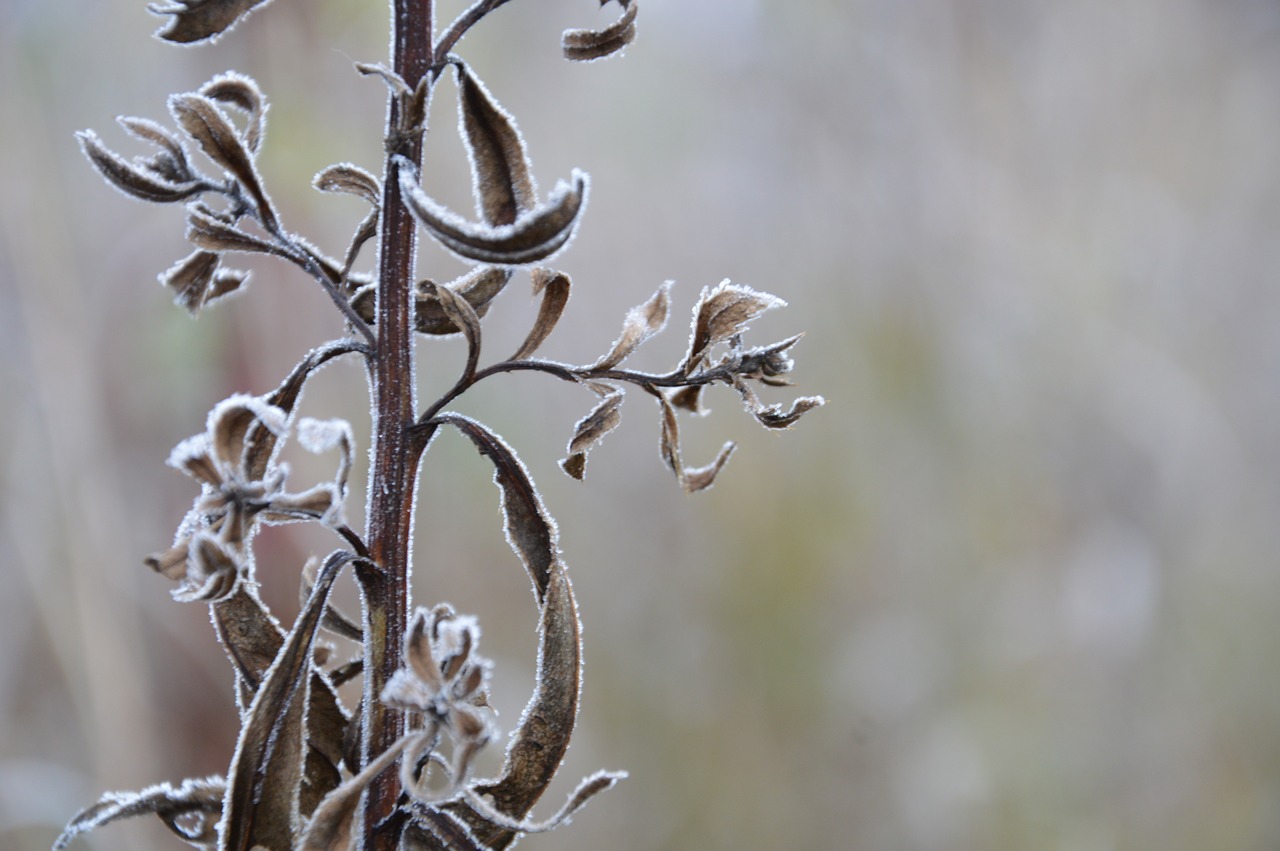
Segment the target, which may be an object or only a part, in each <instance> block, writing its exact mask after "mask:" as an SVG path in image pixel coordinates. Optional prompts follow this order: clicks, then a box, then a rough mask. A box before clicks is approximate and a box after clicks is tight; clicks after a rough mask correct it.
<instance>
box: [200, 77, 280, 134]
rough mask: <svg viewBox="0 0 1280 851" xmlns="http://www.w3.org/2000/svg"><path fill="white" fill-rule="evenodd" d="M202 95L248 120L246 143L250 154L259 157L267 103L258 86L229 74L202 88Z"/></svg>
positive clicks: (243, 78) (264, 130) (248, 78)
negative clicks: (255, 154)
mask: <svg viewBox="0 0 1280 851" xmlns="http://www.w3.org/2000/svg"><path fill="white" fill-rule="evenodd" d="M200 94H202V95H204V96H205V97H207V98H211V99H213V100H216V101H219V102H221V103H225V104H228V105H230V106H234V107H235V108H236V109H238V110H240V111H241V112H243V113H244V114H245V115H247V116H248V119H249V120H248V125H247V126H246V128H245V132H244V142H245V144H246V145H247V146H248V147H249V151H250V153H256V152H257V150H258V148H259V146H261V145H262V137H263V135H264V134H265V133H266V129H267V99H266V98H265V97H263V95H262V90H261V89H260V88H258V84H257V82H255V81H254V79H253V78H252V77H249V76H247V75H245V74H240V73H238V72H236V71H227V72H226V73H224V74H219V75H218V76H216V77H214V78H213V79H212V80H210V81H209V82H207V83H205V84H204V85H203V86H201V87H200Z"/></svg>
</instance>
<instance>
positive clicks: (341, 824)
mask: <svg viewBox="0 0 1280 851" xmlns="http://www.w3.org/2000/svg"><path fill="white" fill-rule="evenodd" d="M421 735H422V734H421V733H409V734H408V735H405V736H401V737H400V738H399V739H398V740H397V741H396V742H395V744H393V745H392V746H391V747H389V748H387V749H386V750H385V751H383V752H382V753H381V754H379V755H378V756H377V757H376V758H374V759H372V760H370V761H369V764H368V765H366V766H365V767H364V769H363V770H362V771H361V772H360V773H359V774H357V775H355V776H354V777H352V778H350V779H349V780H345V781H343V783H342V784H341V785H339V786H338V787H337V788H335V789H334V790H333V791H331V792H330V793H329V794H328V795H326V796H325V797H324V799H323V800H322V801H321V802H320V804H319V805H318V806H317V807H316V808H315V811H314V812H313V813H312V814H311V819H310V820H309V821H308V822H307V826H306V828H305V829H304V830H303V831H302V835H301V837H300V838H299V842H298V851H346V849H348V848H350V847H351V840H352V838H353V836H354V832H353V831H352V829H351V825H352V820H353V818H354V816H355V813H356V809H357V808H358V807H359V805H360V795H361V794H362V793H363V792H364V789H365V787H366V786H368V785H369V784H370V783H371V782H373V778H375V777H377V776H378V775H379V774H381V773H382V772H383V771H386V770H387V768H389V767H390V766H391V765H392V764H393V763H394V762H395V761H396V760H397V759H398V758H399V757H400V754H401V752H402V751H404V749H405V747H406V746H407V745H409V744H411V743H412V742H413V741H414V737H420V736H421Z"/></svg>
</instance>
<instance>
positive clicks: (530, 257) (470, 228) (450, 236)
mask: <svg viewBox="0 0 1280 851" xmlns="http://www.w3.org/2000/svg"><path fill="white" fill-rule="evenodd" d="M399 172H400V190H401V193H402V196H403V199H404V204H405V207H407V208H408V210H409V212H410V213H412V214H413V217H414V218H415V219H417V220H418V223H419V224H421V225H422V227H423V228H424V229H425V230H426V231H427V233H429V234H430V235H431V236H432V237H433V238H434V239H435V240H436V241H437V242H439V243H440V244H441V245H443V246H444V247H445V248H447V249H448V250H449V251H452V252H453V253H454V254H456V255H458V256H459V257H461V258H463V259H465V260H474V261H477V262H480V263H492V264H494V265H498V266H522V265H525V264H528V263H537V262H539V261H542V260H546V259H547V258H548V257H551V256H552V255H553V254H555V253H556V252H558V251H559V250H560V249H562V248H564V246H565V245H566V244H567V243H568V242H569V239H570V238H571V237H572V236H573V232H574V230H575V229H576V227H577V223H578V215H579V213H580V212H581V211H582V207H583V204H584V203H585V201H586V197H587V175H586V174H585V173H583V172H581V171H577V170H575V171H574V172H573V177H572V182H571V183H565V182H564V181H561V182H559V183H557V184H556V188H555V189H554V190H553V191H552V193H551V195H550V197H549V198H548V199H547V201H546V203H545V204H543V205H541V206H539V207H537V208H535V209H532V210H529V211H528V212H525V213H522V214H521V215H520V216H518V217H517V218H516V220H515V221H514V222H512V223H511V224H509V225H497V226H490V225H485V224H480V223H476V222H468V221H466V220H464V219H463V218H462V217H460V216H459V215H457V214H456V213H454V212H452V211H450V210H448V209H447V208H445V207H443V206H441V205H440V204H438V203H436V202H435V201H434V200H433V199H432V198H431V197H430V196H428V195H427V193H426V192H424V191H423V189H422V187H421V186H420V185H418V182H417V181H416V180H415V179H414V178H413V175H412V173H411V167H410V166H409V164H408V162H407V161H403V162H402V163H401V167H400V169H399Z"/></svg>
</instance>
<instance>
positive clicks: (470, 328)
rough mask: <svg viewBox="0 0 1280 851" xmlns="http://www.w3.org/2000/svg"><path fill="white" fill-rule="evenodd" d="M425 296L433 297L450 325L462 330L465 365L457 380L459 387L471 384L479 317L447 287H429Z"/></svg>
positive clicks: (476, 356)
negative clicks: (465, 348) (464, 339)
mask: <svg viewBox="0 0 1280 851" xmlns="http://www.w3.org/2000/svg"><path fill="white" fill-rule="evenodd" d="M426 295H428V296H434V297H435V299H436V302H437V304H439V305H440V309H441V310H443V311H444V315H445V316H446V317H447V318H448V320H449V322H450V324H451V325H453V326H454V327H455V328H461V329H462V336H463V337H465V338H466V340H467V364H466V366H465V367H464V368H463V370H462V375H461V376H460V377H459V378H458V382H459V386H460V387H462V386H466V385H467V384H470V383H471V379H472V377H474V375H475V372H476V364H477V363H479V361H480V316H479V315H478V314H477V313H476V311H475V310H474V309H473V308H472V307H471V305H470V304H468V303H467V300H466V299H465V298H463V297H462V296H461V295H460V294H458V293H456V292H454V291H453V290H451V289H449V288H448V287H437V286H435V285H429V288H428V289H427V290H426Z"/></svg>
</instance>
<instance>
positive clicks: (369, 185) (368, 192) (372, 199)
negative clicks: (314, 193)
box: [311, 163, 382, 210]
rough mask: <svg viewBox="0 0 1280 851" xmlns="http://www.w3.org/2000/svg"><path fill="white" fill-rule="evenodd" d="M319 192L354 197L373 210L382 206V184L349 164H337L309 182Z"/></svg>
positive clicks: (358, 167)
mask: <svg viewBox="0 0 1280 851" xmlns="http://www.w3.org/2000/svg"><path fill="white" fill-rule="evenodd" d="M311 185H312V186H314V187H315V188H316V189H319V190H320V191H321V192H336V193H339V194H344V195H355V196H356V197H358V198H363V199H364V200H365V201H367V202H369V205H370V206H371V207H373V208H374V209H375V210H376V209H377V208H378V207H379V206H380V205H381V204H382V182H381V181H379V180H378V178H376V177H374V176H373V175H372V174H370V173H369V172H367V171H365V170H364V169H362V168H360V166H358V165H352V164H351V163H337V164H336V165H331V166H329V167H328V168H326V169H325V170H323V171H321V172H320V173H319V174H317V175H316V176H315V177H314V178H312V180H311Z"/></svg>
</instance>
